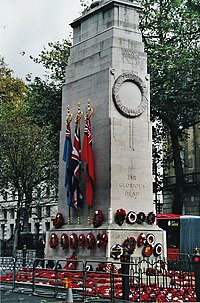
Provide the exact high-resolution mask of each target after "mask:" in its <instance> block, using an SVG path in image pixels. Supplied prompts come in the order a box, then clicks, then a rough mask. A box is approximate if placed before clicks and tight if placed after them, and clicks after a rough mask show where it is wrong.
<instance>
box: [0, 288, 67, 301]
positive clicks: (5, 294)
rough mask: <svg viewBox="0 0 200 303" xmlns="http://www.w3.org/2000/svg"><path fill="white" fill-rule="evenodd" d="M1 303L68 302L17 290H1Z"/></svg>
mask: <svg viewBox="0 0 200 303" xmlns="http://www.w3.org/2000/svg"><path fill="white" fill-rule="evenodd" d="M0 302H1V303H19V302H21V303H50V302H51V303H66V302H67V301H66V300H64V301H63V299H57V298H47V297H41V296H36V295H33V294H31V293H28V292H23V290H22V291H18V292H16V291H15V290H14V291H12V290H1V292H0Z"/></svg>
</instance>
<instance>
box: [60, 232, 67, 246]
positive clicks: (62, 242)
mask: <svg viewBox="0 0 200 303" xmlns="http://www.w3.org/2000/svg"><path fill="white" fill-rule="evenodd" d="M60 246H61V247H62V248H63V249H65V248H67V247H68V246H69V238H68V235H67V234H65V233H63V234H62V235H61V237H60Z"/></svg>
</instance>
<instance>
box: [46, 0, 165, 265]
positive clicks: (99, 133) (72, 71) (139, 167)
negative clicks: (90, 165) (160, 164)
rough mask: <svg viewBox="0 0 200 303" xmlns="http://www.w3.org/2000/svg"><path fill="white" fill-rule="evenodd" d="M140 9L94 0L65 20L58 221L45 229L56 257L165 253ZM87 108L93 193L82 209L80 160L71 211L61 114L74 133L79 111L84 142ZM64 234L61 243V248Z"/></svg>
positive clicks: (100, 257)
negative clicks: (67, 37) (67, 43)
mask: <svg viewBox="0 0 200 303" xmlns="http://www.w3.org/2000/svg"><path fill="white" fill-rule="evenodd" d="M141 9H142V8H141V7H140V5H139V4H138V3H131V2H129V1H127V0H104V1H94V2H93V3H92V5H91V7H90V9H87V10H85V11H83V13H82V15H81V16H80V17H79V18H77V19H76V20H74V21H73V22H72V23H71V27H72V28H73V46H72V48H71V52H70V57H69V62H68V66H67V68H66V80H65V85H64V87H63V104H62V131H61V136H60V163H59V202H58V211H59V213H61V214H62V216H63V219H64V224H62V226H61V227H60V228H55V229H53V230H51V231H50V232H49V238H50V239H51V240H52V238H51V237H52V234H54V235H53V237H54V236H55V237H56V239H57V243H56V244H57V245H56V246H55V247H53V248H51V247H49V245H48V247H47V255H48V256H53V257H55V258H59V259H62V258H66V257H70V256H71V255H72V253H73V254H74V256H76V257H77V258H78V260H93V259H94V260H100V261H106V260H112V258H115V259H117V258H118V257H119V255H120V251H121V250H120V249H121V247H123V248H127V249H128V251H129V253H130V254H131V258H133V259H134V258H136V259H137V258H141V257H158V256H159V257H161V258H163V257H166V244H165V243H166V237H165V233H164V232H163V230H161V229H159V228H158V227H157V225H156V224H155V215H154V205H153V193H152V133H151V131H152V125H151V122H150V77H149V75H148V74H147V54H146V53H145V52H144V44H143V41H142V34H141V32H140V29H139V14H140V12H141ZM88 99H90V104H89V107H88ZM78 103H80V105H79V109H77V106H78ZM68 106H69V108H70V110H69V108H68ZM90 107H91V108H92V109H93V113H92V112H91V113H92V115H91V116H90V122H91V132H92V149H93V155H94V170H95V173H94V196H93V201H92V205H91V207H90V208H88V205H87V203H86V201H85V177H86V170H87V166H86V165H85V164H84V163H82V164H81V177H80V180H81V181H80V188H81V193H82V196H83V199H82V202H81V206H80V209H79V211H77V210H76V209H75V207H73V206H72V207H69V206H68V204H67V191H66V187H65V174H66V163H65V162H64V161H63V150H64V142H65V127H66V126H65V121H66V117H67V116H68V118H69V117H70V122H71V123H70V127H71V133H72V138H73V135H74V129H75V121H74V118H75V117H76V116H77V110H79V115H78V116H79V121H78V123H79V126H80V135H81V142H82V140H83V136H84V126H85V120H84V114H87V113H88V110H89V112H90V109H91V108H90ZM82 111H83V115H81V112H82ZM71 114H73V118H72V117H71ZM72 142H73V139H72ZM102 216H103V219H102ZM94 221H95V222H96V221H97V224H96V225H95V224H93V223H94ZM63 235H65V237H66V238H65V242H66V246H65V247H64V249H63V248H62V247H60V242H61V238H62V236H63ZM63 237H64V236H63ZM68 240H69V242H70V241H71V242H70V243H71V245H70V244H69V245H68ZM53 242H54V239H53ZM115 253H116V254H115Z"/></svg>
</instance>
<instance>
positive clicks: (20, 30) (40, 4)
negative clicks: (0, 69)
mask: <svg viewBox="0 0 200 303" xmlns="http://www.w3.org/2000/svg"><path fill="white" fill-rule="evenodd" d="M82 10H83V9H82V6H81V4H80V0H0V55H2V56H3V57H4V58H5V61H6V63H8V64H9V66H10V68H12V69H13V70H14V72H15V74H14V75H15V76H17V77H20V78H23V79H25V76H26V74H28V73H32V74H33V76H41V75H42V74H43V73H44V71H43V70H42V67H41V66H40V65H38V64H36V63H34V62H32V60H30V59H29V56H30V55H32V56H37V55H38V54H39V53H40V51H41V50H42V49H43V47H44V46H47V44H48V42H55V41H62V39H67V38H68V37H69V34H70V32H72V29H71V27H70V25H69V24H70V23H71V22H72V21H73V20H74V19H76V18H78V17H80V15H81V12H82ZM22 54H23V55H22Z"/></svg>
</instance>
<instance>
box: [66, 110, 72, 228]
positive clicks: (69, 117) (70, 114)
mask: <svg viewBox="0 0 200 303" xmlns="http://www.w3.org/2000/svg"><path fill="white" fill-rule="evenodd" d="M72 119H73V114H72V113H71V111H70V106H69V105H68V106H67V118H66V126H67V125H70V123H71V122H72ZM67 223H68V224H71V210H70V205H69V208H68V220H67Z"/></svg>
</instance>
